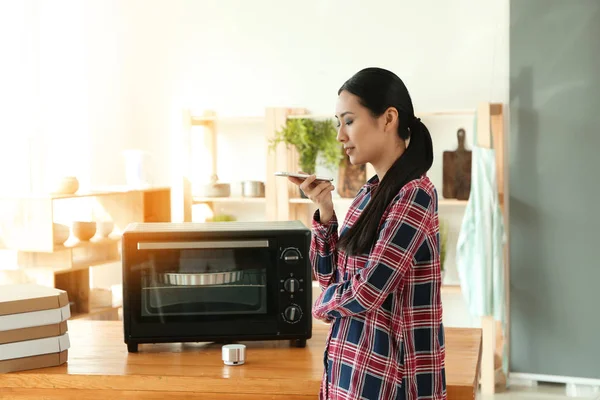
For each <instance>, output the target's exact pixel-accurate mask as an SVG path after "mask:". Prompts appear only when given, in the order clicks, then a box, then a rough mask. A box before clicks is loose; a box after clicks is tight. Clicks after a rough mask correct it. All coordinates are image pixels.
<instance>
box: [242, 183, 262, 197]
mask: <svg viewBox="0 0 600 400" xmlns="http://www.w3.org/2000/svg"><path fill="white" fill-rule="evenodd" d="M242 196H243V197H265V184H264V182H260V181H243V182H242Z"/></svg>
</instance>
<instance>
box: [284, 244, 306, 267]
mask: <svg viewBox="0 0 600 400" xmlns="http://www.w3.org/2000/svg"><path fill="white" fill-rule="evenodd" d="M281 257H282V258H283V261H285V262H286V263H288V264H296V263H297V262H298V261H300V258H302V256H301V255H300V252H299V251H298V249H293V248H290V249H285V250H284V251H283V254H282V255H281Z"/></svg>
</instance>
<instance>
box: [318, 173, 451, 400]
mask: <svg viewBox="0 0 600 400" xmlns="http://www.w3.org/2000/svg"><path fill="white" fill-rule="evenodd" d="M378 184H379V180H378V179H377V176H376V175H375V176H374V177H373V178H371V179H370V180H369V181H368V182H367V183H366V184H365V185H364V186H363V187H362V188H361V190H360V191H359V192H358V194H357V195H356V198H355V199H354V201H353V202H352V205H351V206H350V208H349V210H348V213H347V215H346V219H345V221H344V224H343V226H342V229H341V233H340V235H343V234H344V232H345V231H346V230H347V229H348V228H349V227H350V226H352V224H353V223H354V222H355V221H356V220H357V219H358V216H359V215H360V213H361V211H362V210H363V209H364V208H365V206H366V204H367V203H368V202H369V200H370V198H371V193H372V191H373V190H374V189H375V188H376V187H377V185H378ZM437 204H438V199H437V192H436V190H435V187H434V186H433V184H432V183H431V181H430V180H429V178H427V177H426V176H422V177H421V178H420V179H415V180H412V181H410V182H408V183H407V184H406V185H405V186H404V187H403V188H402V189H401V190H400V192H399V193H398V195H397V196H396V197H395V198H394V199H393V201H392V202H391V203H390V205H389V206H388V207H387V209H386V211H385V213H384V215H383V217H382V219H381V223H380V225H379V234H378V238H377V241H376V243H375V244H374V246H373V247H372V248H371V252H370V253H369V254H364V255H359V256H348V255H347V254H345V252H344V251H337V250H336V244H337V241H338V221H337V217H336V216H335V214H334V216H333V218H332V219H331V220H330V221H329V222H328V223H326V224H321V223H320V221H319V212H318V210H317V212H316V213H315V215H314V219H313V237H312V242H311V251H310V259H311V263H312V266H313V272H314V274H315V276H316V277H317V279H318V281H319V285H320V287H321V289H322V290H323V291H322V293H321V294H320V296H319V298H318V299H317V301H316V302H315V304H314V307H313V316H314V317H315V318H318V319H321V320H328V321H331V327H330V331H329V335H328V338H327V342H326V347H325V354H324V367H325V371H324V374H323V382H322V384H321V393H320V397H319V398H320V399H331V400H354V399H356V400H358V399H381V400H395V399H405V400H415V399H419V400H420V399H434V400H441V399H446V377H445V366H444V365H445V345H444V329H443V325H442V302H441V294H440V289H441V273H440V257H439V252H440V247H439V243H440V242H439V223H438V215H437V212H438V210H437Z"/></svg>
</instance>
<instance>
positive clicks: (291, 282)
mask: <svg viewBox="0 0 600 400" xmlns="http://www.w3.org/2000/svg"><path fill="white" fill-rule="evenodd" d="M283 288H284V289H285V290H286V292H288V293H295V292H297V291H298V289H299V288H300V281H298V279H296V278H287V279H286V280H285V282H283Z"/></svg>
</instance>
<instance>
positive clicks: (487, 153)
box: [456, 116, 507, 372]
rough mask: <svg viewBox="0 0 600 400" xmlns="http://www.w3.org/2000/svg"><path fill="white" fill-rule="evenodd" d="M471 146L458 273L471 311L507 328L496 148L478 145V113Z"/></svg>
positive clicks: (460, 233)
mask: <svg viewBox="0 0 600 400" xmlns="http://www.w3.org/2000/svg"><path fill="white" fill-rule="evenodd" d="M490 143H491V144H493V140H490ZM472 147H473V149H472V167H471V191H470V194H469V200H468V202H467V206H466V209H465V214H464V217H463V220H462V225H461V229H460V232H459V236H458V243H457V247H456V263H457V269H458V275H459V279H460V284H461V290H462V293H463V296H464V298H465V301H466V303H467V306H468V309H469V312H470V313H471V314H472V315H474V316H477V317H484V316H492V317H494V319H495V320H497V321H500V322H501V323H502V330H503V331H504V332H506V329H505V326H506V325H505V323H506V321H505V311H506V310H505V308H506V306H505V298H506V293H505V286H504V284H505V282H504V281H505V279H504V254H503V246H504V242H505V236H504V222H503V220H502V210H501V208H500V203H499V199H498V185H497V179H496V151H495V150H494V149H493V148H489V149H488V148H484V147H480V146H478V144H477V116H475V124H474V128H473V146H472ZM504 347H505V349H506V346H504ZM503 358H504V360H506V357H503ZM504 364H505V365H504V368H503V369H504V370H505V372H506V369H507V367H506V363H504Z"/></svg>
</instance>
